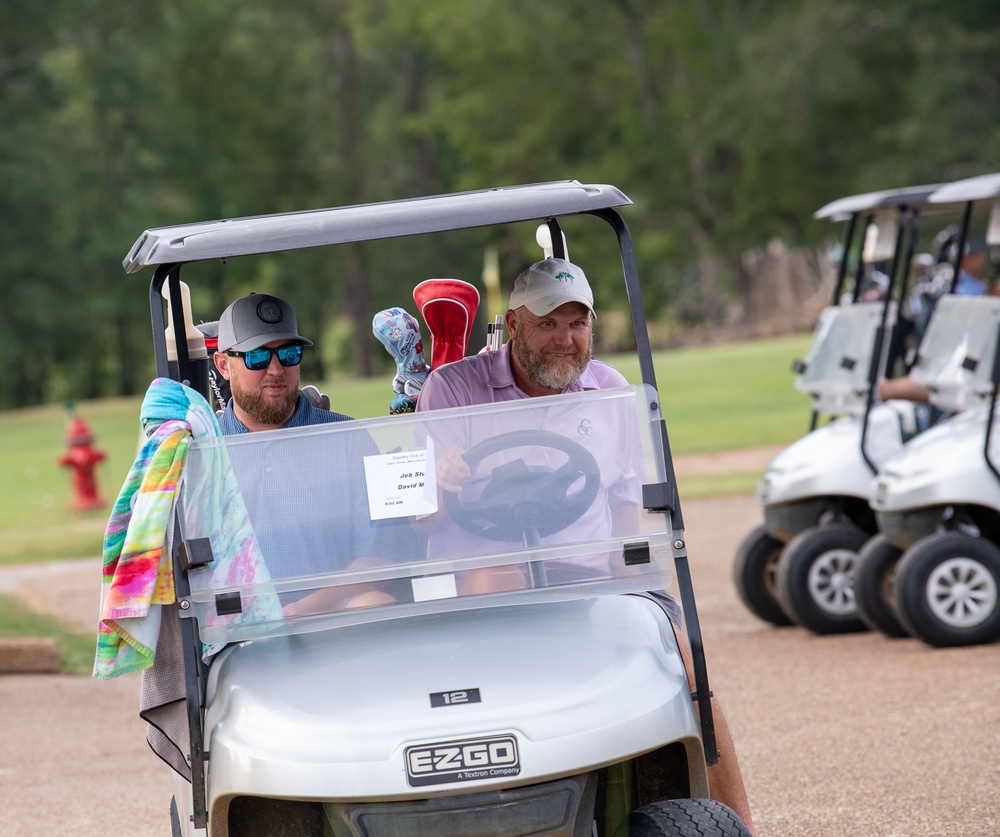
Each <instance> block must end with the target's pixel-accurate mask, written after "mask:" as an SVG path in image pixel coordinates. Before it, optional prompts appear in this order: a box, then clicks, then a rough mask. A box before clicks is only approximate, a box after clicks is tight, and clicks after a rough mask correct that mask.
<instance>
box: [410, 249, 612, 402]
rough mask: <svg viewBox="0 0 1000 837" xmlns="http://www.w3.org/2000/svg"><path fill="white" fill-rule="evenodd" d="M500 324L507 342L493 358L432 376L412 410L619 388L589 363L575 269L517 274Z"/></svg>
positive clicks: (559, 265) (588, 323) (585, 298)
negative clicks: (507, 336) (502, 326)
mask: <svg viewBox="0 0 1000 837" xmlns="http://www.w3.org/2000/svg"><path fill="white" fill-rule="evenodd" d="M504 319H505V321H506V323H507V330H508V332H509V333H510V340H509V341H508V342H507V343H506V344H504V346H503V347H502V348H501V349H500V350H499V351H497V352H484V353H482V354H479V355H475V356H474V357H467V358H464V359H462V360H460V361H456V362H455V363H449V364H447V365H446V366H442V367H441V368H440V369H435V370H434V371H432V372H431V374H430V375H429V376H428V378H427V381H426V382H425V383H424V386H423V389H422V390H421V391H420V398H419V399H418V400H417V410H418V411H420V410H436V409H440V408H442V407H457V406H461V405H467V404H483V403H489V402H494V401H513V400H515V399H518V398H531V397H534V396H537V395H555V394H556V393H560V392H579V391H581V390H588V389H604V388H606V387H615V386H623V385H624V384H625V383H626V381H625V379H624V378H623V377H622V375H621V374H620V373H619V372H618V371H617V370H616V369H615V368H614V367H612V366H609V365H608V364H606V363H601V362H600V361H595V360H593V343H594V333H593V321H594V294H593V292H592V291H591V290H590V283H589V282H587V277H586V275H585V274H584V272H583V271H582V270H581V269H580V268H579V267H577V266H576V265H575V264H572V263H571V262H568V261H566V260H565V259H554V258H550V259H543V260H542V261H540V262H537V263H535V264H533V265H532V266H531V267H529V268H528V269H527V270H525V271H524V272H523V273H522V274H521V275H520V276H518V277H517V280H516V281H515V282H514V290H513V291H512V292H511V295H510V307H509V308H508V310H507V313H506V314H505V315H504Z"/></svg>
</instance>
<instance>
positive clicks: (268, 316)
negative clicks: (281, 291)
mask: <svg viewBox="0 0 1000 837" xmlns="http://www.w3.org/2000/svg"><path fill="white" fill-rule="evenodd" d="M272 340H297V341H298V342H299V343H302V345H304V346H311V345H312V340H307V339H306V338H305V337H303V336H302V335H300V334H299V324H298V321H297V320H296V319H295V312H294V311H293V310H292V306H291V305H289V304H288V303H287V302H285V300H283V299H279V298H278V297H276V296H270V295H269V294H253V293H252V294H247V295H246V296H244V297H240V298H239V299H237V300H236V301H235V302H234V303H232V304H231V305H230V306H229V307H228V308H227V309H226V310H225V311H223V312H222V316H221V317H220V318H219V351H220V352H228V351H235V352H246V351H249V350H250V349H259V348H260V347H261V346H263V345H264V344H265V343H270V342H271V341H272Z"/></svg>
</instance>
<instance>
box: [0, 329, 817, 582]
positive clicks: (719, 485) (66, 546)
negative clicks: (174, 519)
mask: <svg viewBox="0 0 1000 837" xmlns="http://www.w3.org/2000/svg"><path fill="white" fill-rule="evenodd" d="M809 339H810V338H809V336H808V335H802V336H795V337H786V338H780V339H774V340H761V341H753V342H746V343H731V344H725V345H720V346H710V347H706V348H696V349H684V350H677V351H669V352H657V353H656V355H655V357H654V365H655V369H656V376H657V385H658V388H659V391H660V395H661V398H662V402H663V412H664V415H665V417H666V420H667V427H668V432H669V436H670V444H671V449H672V450H673V452H674V454H686V453H705V452H710V451H724V450H739V449H742V448H748V447H758V446H767V445H779V444H789V443H791V442H792V441H794V440H795V439H797V438H799V437H800V436H802V435H803V434H804V433H805V431H806V427H807V422H808V409H809V407H808V401H807V399H806V398H805V396H803V395H802V394H801V393H799V392H797V391H796V390H795V389H794V387H793V386H792V381H793V375H792V373H791V371H790V367H791V363H792V360H793V359H794V358H796V357H802V356H803V355H804V354H805V351H806V348H807V346H808V342H809ZM604 359H605V360H608V361H609V362H611V363H613V364H614V365H615V366H617V367H618V368H619V369H620V370H621V371H622V373H623V374H624V375H625V376H626V378H628V379H629V380H630V381H631V382H638V381H639V371H638V364H637V363H636V362H635V361H634V359H633V358H631V357H625V356H611V357H606V358H604ZM322 389H323V391H324V392H326V393H327V394H329V396H330V399H331V402H332V404H333V407H334V409H338V410H341V411H343V412H346V413H349V414H351V415H353V416H356V417H358V418H367V417H372V416H378V415H385V414H386V413H387V412H388V405H389V401H390V400H391V397H392V393H391V386H390V382H389V380H388V379H387V378H383V377H379V378H372V379H356V378H348V377H343V378H334V379H331V380H329V381H327V382H325V383H324V384H323V385H322ZM140 402H141V399H140V398H128V399H124V398H120V399H109V400H104V401H84V402H80V403H78V404H77V405H76V408H77V412H78V414H79V415H80V416H81V417H82V418H83V419H84V420H85V421H86V422H87V423H88V424H89V425H90V427H91V429H92V430H93V431H94V435H95V442H94V446H95V447H96V448H97V449H99V450H102V451H104V452H105V453H106V454H107V459H106V460H105V461H104V462H102V463H100V464H99V465H98V466H97V481H98V487H99V490H100V492H101V494H102V496H103V497H104V498H105V500H106V501H107V504H108V506H107V509H105V510H104V511H96V512H88V513H84V514H75V513H72V512H69V511H68V506H69V502H70V499H71V496H72V475H71V472H70V470H69V469H66V468H61V467H60V466H59V464H58V460H59V457H60V456H61V455H62V454H63V452H64V451H65V448H66V445H65V432H66V417H67V414H66V410H65V409H64V408H63V406H62V405H50V406H46V407H38V408H32V409H27V410H12V411H6V412H0V439H3V443H2V445H0V474H2V475H3V477H2V478H0V564H13V563H24V562H32V561H42V560H50V559H55V558H74V557H84V556H94V555H99V554H100V551H101V543H102V539H103V533H104V524H105V523H106V521H107V517H108V512H109V511H110V506H111V503H112V502H113V501H114V498H115V497H116V496H117V494H118V490H119V488H120V487H121V485H122V482H123V481H124V479H125V476H126V475H127V473H128V469H129V467H130V465H131V464H132V460H133V457H134V456H135V453H136V450H137V448H138V444H139V438H140V436H139V405H140ZM757 476H759V475H756V474H742V475H740V474H737V475H706V476H702V477H698V478H687V479H686V480H684V481H682V483H681V487H682V489H683V488H687V489H688V490H687V491H682V494H681V496H682V497H684V496H692V497H694V496H711V495H712V494H717V493H733V492H737V493H749V492H752V490H753V485H754V484H755V482H756V478H757Z"/></svg>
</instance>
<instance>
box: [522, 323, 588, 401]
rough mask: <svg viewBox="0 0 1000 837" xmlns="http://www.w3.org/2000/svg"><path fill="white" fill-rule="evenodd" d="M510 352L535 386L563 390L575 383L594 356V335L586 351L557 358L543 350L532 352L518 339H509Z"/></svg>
mask: <svg viewBox="0 0 1000 837" xmlns="http://www.w3.org/2000/svg"><path fill="white" fill-rule="evenodd" d="M510 350H511V354H512V355H513V357H514V361H515V362H516V363H517V366H518V369H520V370H521V373H522V374H523V375H524V376H525V377H526V378H527V379H528V380H529V381H531V382H532V383H533V384H535V386H539V387H542V388H544V389H551V390H564V389H566V387H568V386H570V385H571V384H573V383H575V382H576V381H577V379H579V377H580V376H581V375H582V374H583V370H584V369H586V368H587V364H588V363H590V360H591V358H593V356H594V335H593V333H591V335H590V346H589V347H588V348H587V350H586V351H582V352H574V353H573V354H572V355H564V356H562V357H559V358H558V359H556V358H552V357H547V356H546V354H545V352H544V351H538V352H533V351H532V350H531V349H529V348H528V347H527V346H525V345H523V344H522V343H520V342H519V341H518V340H516V339H515V340H513V341H511V349H510Z"/></svg>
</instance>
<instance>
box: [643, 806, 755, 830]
mask: <svg viewBox="0 0 1000 837" xmlns="http://www.w3.org/2000/svg"><path fill="white" fill-rule="evenodd" d="M628 837H750V831H749V830H748V829H747V827H746V825H744V823H743V820H741V819H740V818H739V817H738V816H737V815H736V812H735V811H733V809H732V808H730V807H728V806H727V805H723V804H722V803H721V802H716V801H715V800H714V799H669V800H666V801H664V802H652V803H650V804H649V805H643V806H642V807H641V808H638V809H636V810H635V811H633V812H632V814H631V816H630V817H629V827H628Z"/></svg>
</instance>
